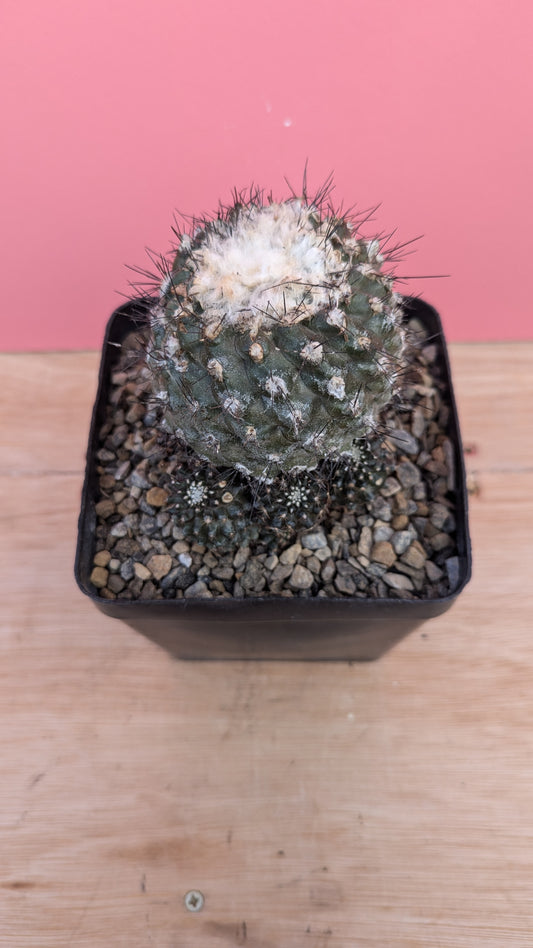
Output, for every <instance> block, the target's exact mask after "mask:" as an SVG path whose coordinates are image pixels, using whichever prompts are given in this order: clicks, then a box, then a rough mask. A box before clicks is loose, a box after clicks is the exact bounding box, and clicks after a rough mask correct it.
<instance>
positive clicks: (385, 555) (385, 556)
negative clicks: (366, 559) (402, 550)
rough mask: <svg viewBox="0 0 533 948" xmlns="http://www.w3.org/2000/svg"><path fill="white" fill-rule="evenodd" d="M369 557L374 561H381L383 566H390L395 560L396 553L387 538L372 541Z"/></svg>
mask: <svg viewBox="0 0 533 948" xmlns="http://www.w3.org/2000/svg"><path fill="white" fill-rule="evenodd" d="M370 557H371V559H372V560H373V561H374V562H375V563H383V564H384V565H385V566H392V565H393V563H394V562H395V561H396V553H395V552H394V548H393V546H392V543H389V542H388V540H381V541H380V542H379V543H374V546H373V547H372V552H371V554H370Z"/></svg>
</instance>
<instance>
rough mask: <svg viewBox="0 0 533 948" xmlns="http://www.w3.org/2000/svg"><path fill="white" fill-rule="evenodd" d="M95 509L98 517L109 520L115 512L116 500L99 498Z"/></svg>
mask: <svg viewBox="0 0 533 948" xmlns="http://www.w3.org/2000/svg"><path fill="white" fill-rule="evenodd" d="M94 509H95V512H96V516H97V517H101V518H102V520H107V518H108V517H110V516H111V514H114V513H115V509H116V508H115V502H114V500H110V499H109V498H107V497H106V498H105V499H104V500H99V501H98V503H97V504H95V508H94Z"/></svg>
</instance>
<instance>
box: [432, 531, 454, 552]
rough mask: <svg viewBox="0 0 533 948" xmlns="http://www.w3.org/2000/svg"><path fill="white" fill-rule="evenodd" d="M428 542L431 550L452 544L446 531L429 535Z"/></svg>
mask: <svg viewBox="0 0 533 948" xmlns="http://www.w3.org/2000/svg"><path fill="white" fill-rule="evenodd" d="M429 542H430V544H431V547H432V549H433V550H436V551H438V550H444V549H445V547H447V546H453V540H452V538H451V537H450V536H449V535H448V534H447V533H437V534H436V535H435V536H434V537H431V539H430V541H429Z"/></svg>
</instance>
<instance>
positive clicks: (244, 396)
mask: <svg viewBox="0 0 533 948" xmlns="http://www.w3.org/2000/svg"><path fill="white" fill-rule="evenodd" d="M328 193H329V192H328V191H327V189H326V191H325V192H323V193H322V196H321V197H320V196H319V198H317V199H314V200H313V199H311V198H309V197H308V196H307V194H306V193H305V189H304V196H303V197H291V198H290V199H288V200H286V201H284V202H281V203H276V202H274V201H273V200H272V199H271V198H269V199H267V200H264V199H263V194H262V192H260V191H253V192H252V193H251V194H250V195H249V196H247V197H245V196H244V195H236V196H235V201H234V203H233V204H232V205H231V206H230V207H228V208H222V209H221V210H220V211H219V213H218V216H217V217H216V218H214V219H211V220H204V221H202V222H200V223H199V224H197V225H196V226H195V228H194V230H193V232H192V234H190V235H189V234H182V233H180V232H177V237H178V246H177V248H176V250H175V252H174V253H173V256H172V259H171V260H170V261H167V260H166V259H163V260H161V261H160V262H159V264H158V267H159V270H160V272H161V276H162V282H161V286H160V290H159V300H158V302H157V304H156V305H154V307H153V308H152V311H151V317H150V319H151V341H150V347H149V352H148V366H149V369H150V372H151V373H152V374H153V388H154V392H155V393H156V395H157V397H158V399H159V401H160V404H161V407H162V409H163V411H164V416H165V421H166V425H167V428H168V431H169V432H170V434H171V435H173V436H175V437H177V438H179V439H181V440H182V441H184V442H185V443H186V444H187V445H188V446H189V447H190V448H191V449H192V450H193V451H194V452H196V454H197V455H198V456H199V457H200V458H202V459H204V460H205V461H207V462H209V463H210V464H211V465H213V466H214V467H215V468H217V469H222V468H230V469H234V470H236V471H237V472H239V474H240V475H242V476H243V477H244V478H248V479H252V480H255V481H259V482H261V483H263V484H268V483H271V482H273V481H274V480H275V479H277V478H280V477H282V478H291V477H294V476H295V475H298V474H299V473H301V472H310V471H313V470H314V469H316V468H317V467H318V465H319V464H320V463H321V461H323V459H329V460H331V461H340V462H341V463H345V464H348V465H350V464H352V465H353V464H356V463H357V461H358V458H359V455H360V452H361V447H362V446H363V445H365V444H366V443H367V442H368V440H369V439H371V438H372V437H373V436H374V435H375V432H376V430H377V428H378V425H379V414H380V412H381V411H382V410H383V409H384V408H385V407H386V406H387V405H388V404H389V403H390V402H391V401H392V400H393V399H394V398H395V397H396V396H397V395H398V394H399V391H400V386H401V380H402V374H403V372H404V369H405V362H406V342H405V334H404V330H403V328H402V321H403V313H402V309H401V297H400V296H399V295H398V294H397V293H395V292H394V290H393V280H392V276H391V274H390V273H389V272H387V270H386V269H384V267H385V268H386V264H387V263H388V262H390V260H392V259H393V256H394V252H390V253H389V254H388V255H387V253H386V251H385V250H384V249H383V247H380V241H379V240H378V239H367V238H363V237H362V236H361V234H360V232H359V226H360V222H358V221H357V220H351V219H350V218H349V217H348V216H345V215H342V214H341V213H338V212H335V211H334V210H333V209H332V207H331V206H330V204H329V203H328V200H327V197H328Z"/></svg>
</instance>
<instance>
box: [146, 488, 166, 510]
mask: <svg viewBox="0 0 533 948" xmlns="http://www.w3.org/2000/svg"><path fill="white" fill-rule="evenodd" d="M146 500H147V501H148V503H149V504H150V505H151V506H152V507H164V506H165V504H166V502H167V500H168V494H167V492H166V490H163V488H162V487H151V488H150V490H149V491H148V492H147V494H146Z"/></svg>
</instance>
